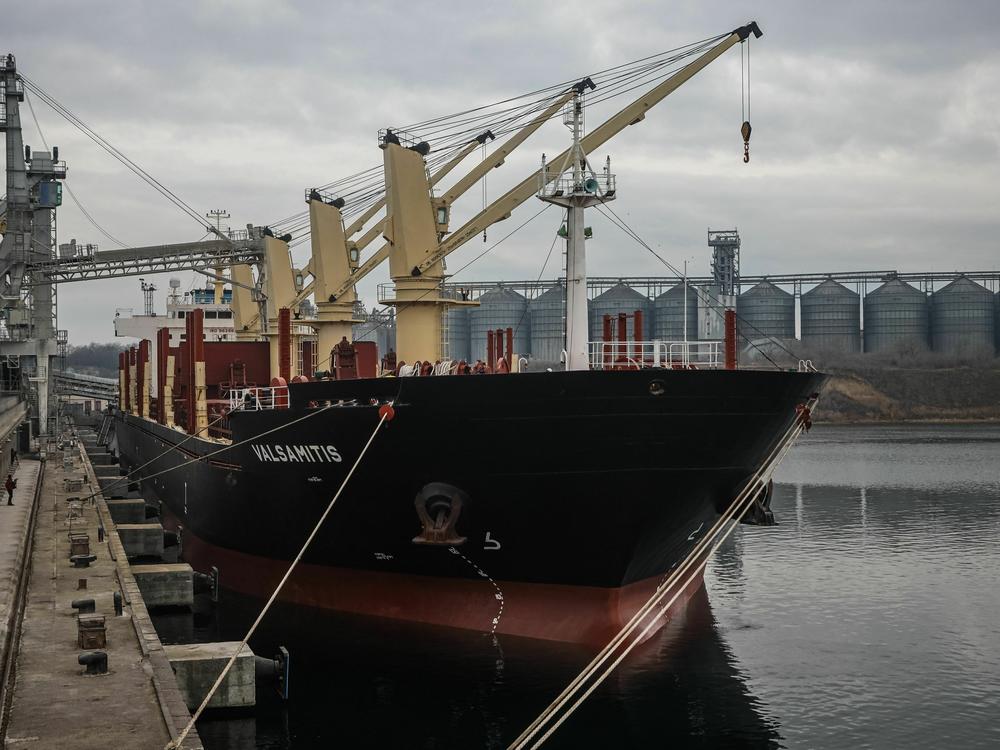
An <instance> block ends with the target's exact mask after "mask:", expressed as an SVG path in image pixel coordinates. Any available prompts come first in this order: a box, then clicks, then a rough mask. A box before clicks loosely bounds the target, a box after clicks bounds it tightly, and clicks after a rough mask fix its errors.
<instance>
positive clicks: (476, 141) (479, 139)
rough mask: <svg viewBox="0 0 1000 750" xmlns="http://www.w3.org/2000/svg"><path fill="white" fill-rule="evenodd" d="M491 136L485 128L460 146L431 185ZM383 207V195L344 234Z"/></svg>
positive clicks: (354, 228)
mask: <svg viewBox="0 0 1000 750" xmlns="http://www.w3.org/2000/svg"><path fill="white" fill-rule="evenodd" d="M492 137H493V134H492V133H490V132H489V131H488V130H487V131H486V132H485V133H483V134H482V135H479V136H476V137H475V138H473V139H472V140H471V141H469V142H468V143H467V144H466V145H465V146H463V147H462V149H461V150H460V151H459V152H458V153H457V154H455V156H453V157H452V158H451V159H449V160H448V161H447V162H446V163H445V164H444V165H443V166H442V167H441V168H440V169H439V170H438V171H437V172H435V173H434V174H433V175H432V176H431V185H436V184H437V183H438V181H440V180H441V179H443V178H444V177H445V175H447V174H448V173H449V172H451V170H453V169H454V168H455V167H457V166H458V165H459V164H461V163H462V161H463V160H464V159H465V157H466V156H468V155H469V154H471V153H472V152H473V151H475V150H476V148H477V147H478V146H480V145H482V144H483V143H485V142H486V139H487V138H492ZM383 208H385V196H384V195H383V196H382V197H381V198H379V199H378V200H377V201H375V203H374V204H372V205H371V206H370V207H369V208H368V209H366V210H365V212H364V213H363V214H361V216H359V217H358V218H357V219H355V220H354V221H353V222H351V225H350V226H349V227H347V229H345V230H344V234H346V235H347V236H348V237H351V236H353V235H355V234H357V233H358V231H359V230H360V229H361V227H363V226H364V225H365V224H367V223H368V220H369V219H371V218H372V217H373V216H374V215H375V214H377V213H378V212H379V211H381V210H382V209H383ZM373 228H374V227H373ZM379 231H380V232H381V227H380V228H379ZM368 242H371V240H368ZM368 242H366V243H365V245H367V244H368ZM358 247H359V248H361V247H364V245H360V244H359V246H358Z"/></svg>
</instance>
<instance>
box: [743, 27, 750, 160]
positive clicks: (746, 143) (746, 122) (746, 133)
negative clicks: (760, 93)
mask: <svg viewBox="0 0 1000 750" xmlns="http://www.w3.org/2000/svg"><path fill="white" fill-rule="evenodd" d="M744 46H745V47H746V50H744ZM744 51H745V52H746V55H745V56H746V72H745V73H744V70H743V58H744ZM740 111H741V117H742V118H743V124H742V125H741V126H740V134H741V135H742V136H743V163H744V164H749V163H750V133H751V131H752V130H753V128H751V127H750V37H749V36H748V37H747V38H746V39H745V40H743V41H742V42H740Z"/></svg>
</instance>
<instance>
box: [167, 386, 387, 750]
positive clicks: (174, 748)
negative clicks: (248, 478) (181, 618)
mask: <svg viewBox="0 0 1000 750" xmlns="http://www.w3.org/2000/svg"><path fill="white" fill-rule="evenodd" d="M401 385H402V384H401ZM397 398H398V395H397ZM393 403H395V400H393V402H391V403H389V404H385V405H383V406H382V407H381V408H380V409H379V420H378V424H376V425H375V429H374V430H372V434H371V436H370V437H369V438H368V442H367V443H365V447H364V448H362V449H361V452H360V453H359V454H358V457H357V458H356V459H355V461H354V465H353V466H351V469H350V471H348V472H347V476H345V477H344V481H343V482H341V483H340V487H339V488H338V489H337V492H336V494H335V495H334V496H333V499H332V500H330V503H329V505H327V506H326V510H324V511H323V515H321V516H320V517H319V520H318V521H317V522H316V525H315V526H314V527H313V530H312V531H311V532H310V533H309V536H308V538H307V539H306V541H305V544H303V545H302V549H300V550H299V552H298V554H297V555H295V559H294V560H292V562H291V564H290V565H289V566H288V570H286V571H285V575H283V576H282V577H281V580H280V581H279V582H278V585H277V587H276V588H275V589H274V591H273V592H271V596H270V598H269V599H268V600H267V603H266V604H265V605H264V608H263V609H262V610H261V611H260V614H258V615H257V619H256V620H254V622H253V625H251V626H250V629H249V630H248V631H247V633H246V635H245V636H243V640H241V641H240V643H239V645H238V646H237V647H236V649H234V650H233V654H232V656H230V657H229V660H228V661H227V662H226V665H225V666H224V667H223V668H222V672H220V673H219V676H218V677H217V678H216V680H215V682H214V683H213V684H212V687H211V688H209V690H208V693H206V694H205V698H204V699H203V700H202V702H201V705H200V706H198V708H197V710H195V712H194V713H193V714H191V719H190V721H188V723H187V726H185V727H184V729H183V730H181V733H180V734H179V735H178V736H177V739H174V740H171V741H170V742H168V743H167V744H166V746H165V750H179V748H181V747H183V743H184V740H185V739H186V738H187V736H188V734H190V732H191V730H192V729H193V728H194V724H195V722H196V721H198V717H200V716H201V714H202V712H203V711H204V710H205V708H206V707H207V706H208V703H209V701H211V700H212V696H214V695H215V691H216V690H218V689H219V686H220V685H221V684H222V681H223V680H224V679H226V675H227V674H229V670H230V669H232V666H233V664H234V663H235V662H236V659H237V657H238V656H239V655H240V652H241V651H242V650H243V647H244V646H246V645H247V641H249V640H250V639H251V638H252V637H253V634H254V633H255V632H256V630H257V626H258V625H260V623H261V621H262V620H263V619H264V616H265V615H266V614H267V613H268V610H270V609H271V605H272V604H274V601H275V599H277V598H278V594H280V593H281V590H282V589H283V588H284V587H285V584H286V583H288V579H289V578H291V576H292V573H293V572H294V571H295V568H296V566H297V565H298V564H299V561H300V560H302V556H303V555H304V554H305V552H306V550H307V549H309V545H310V544H312V541H313V539H315V538H316V534H318V533H319V530H320V528H322V526H323V523H324V522H325V521H326V517H327V516H328V515H330V511H331V510H333V505H334V503H336V502H337V500H338V499H339V498H340V495H341V493H342V492H343V491H344V487H346V486H347V483H348V482H349V481H351V477H352V476H354V472H355V470H356V469H357V468H358V465H359V464H360V463H361V459H363V458H364V457H365V454H366V453H367V452H368V449H369V448H370V447H371V444H372V442H374V440H375V436H376V435H378V433H379V430H381V429H382V425H383V424H385V423H386V422H387V421H389V420H390V419H392V418H393V416H394V411H393V406H392V404H393ZM386 407H388V408H386Z"/></svg>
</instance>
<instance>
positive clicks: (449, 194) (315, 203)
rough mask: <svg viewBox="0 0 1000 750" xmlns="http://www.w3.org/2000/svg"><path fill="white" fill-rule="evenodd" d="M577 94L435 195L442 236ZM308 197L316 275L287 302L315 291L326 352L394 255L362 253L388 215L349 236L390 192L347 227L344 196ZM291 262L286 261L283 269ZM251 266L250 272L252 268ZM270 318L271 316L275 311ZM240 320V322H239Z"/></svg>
mask: <svg viewBox="0 0 1000 750" xmlns="http://www.w3.org/2000/svg"><path fill="white" fill-rule="evenodd" d="M578 85H579V84H578ZM572 97H573V90H572V89H571V90H570V91H568V92H566V93H564V94H562V95H561V96H559V97H557V98H556V99H555V101H554V102H553V103H552V104H551V105H550V106H548V107H546V108H545V110H544V111H542V112H541V113H540V114H539V115H537V116H536V117H534V118H533V119H532V120H531V121H530V122H528V123H527V124H526V125H524V127H522V128H521V129H520V130H518V131H517V132H515V133H514V134H513V135H511V137H510V138H508V139H507V140H506V141H504V143H503V144H502V145H501V146H500V147H499V148H497V150H496V151H494V152H493V153H492V154H491V155H490V158H489V159H486V160H484V161H482V162H480V163H479V164H477V165H476V166H475V167H474V168H473V169H471V170H470V171H469V172H468V173H467V174H466V175H465V176H463V177H462V178H461V179H460V180H458V181H457V182H456V183H455V184H454V185H452V186H451V187H450V188H449V189H448V190H447V191H446V192H445V193H444V194H443V195H441V196H440V197H438V198H435V199H434V210H435V216H436V223H437V227H438V232H439V234H440V235H442V236H443V235H444V234H445V233H447V231H448V217H449V215H450V210H451V205H452V204H453V203H454V202H455V201H456V200H458V198H460V197H461V196H462V195H463V194H464V193H466V192H468V190H469V189H470V188H472V187H473V186H474V185H476V183H478V182H479V181H480V180H481V179H482V178H483V177H484V176H485V175H486V174H488V173H489V172H490V171H491V170H493V169H497V168H499V167H501V166H503V164H504V163H505V162H506V159H507V157H508V156H509V155H510V154H512V153H513V152H514V150H515V149H516V148H517V147H518V146H520V145H521V144H522V143H523V142H524V141H525V140H527V139H528V138H529V137H530V136H531V135H532V134H533V133H535V132H536V131H537V130H538V129H539V128H540V127H541V126H542V125H543V124H545V122H547V121H548V120H549V119H551V118H552V117H553V116H554V115H555V114H556V113H557V112H558V111H559V110H560V109H561V108H562V107H563V106H565V105H566V103H567V102H569V100H570V99H572ZM492 139H493V134H492V132H490V131H489V130H487V131H485V132H484V133H481V134H480V135H478V136H477V137H476V138H474V139H472V140H471V141H470V142H469V143H468V144H466V145H465V146H464V147H463V148H461V149H460V150H459V151H458V152H457V153H456V155H455V156H453V157H452V158H451V159H449V160H448V161H447V162H446V163H445V164H444V165H442V166H441V167H440V168H439V169H438V170H437V171H436V172H434V173H433V174H432V175H431V176H430V178H429V180H427V183H428V189H430V188H433V187H434V186H436V185H437V184H438V183H439V182H440V181H441V180H442V179H443V178H444V177H446V176H447V175H448V174H449V173H450V172H452V171H453V170H454V169H455V167H457V166H458V165H459V164H460V163H461V162H462V161H463V160H464V159H465V158H466V157H468V156H469V155H470V154H471V153H472V152H473V151H475V150H476V148H477V147H479V146H481V145H482V144H484V143H485V142H486V141H487V140H492ZM306 200H307V202H308V203H309V224H310V234H311V243H312V258H311V260H310V261H309V263H308V264H307V265H306V266H305V268H303V269H302V272H303V275H309V276H312V280H311V281H309V282H308V283H306V284H304V285H303V286H302V289H301V290H300V291H299V292H298V293H297V294H295V295H294V296H293V297H291V298H290V299H288V300H287V303H288V304H287V306H289V307H293V308H294V307H296V306H297V305H299V304H300V303H301V302H302V301H303V300H304V299H306V297H308V296H309V295H310V294H313V295H314V297H315V300H316V307H317V310H318V316H317V320H316V321H315V322H314V323H311V325H314V327H315V328H316V329H317V332H318V338H319V342H318V350H319V351H320V352H322V353H324V354H326V353H328V352H329V351H330V350H331V349H332V348H333V346H334V345H335V344H336V343H337V342H338V341H340V339H341V338H342V337H347V338H348V339H350V337H351V325H352V324H353V323H356V322H358V321H357V320H355V319H354V303H355V301H356V300H357V295H356V293H355V291H354V290H355V284H356V282H357V281H358V280H360V279H362V278H364V277H365V276H367V275H368V274H369V273H371V271H373V270H374V269H375V268H377V267H378V266H379V265H380V264H381V263H382V262H383V261H384V260H386V258H388V257H389V250H390V247H391V246H390V244H389V243H388V242H386V243H385V244H383V245H382V247H380V248H379V249H378V250H376V251H375V253H373V254H372V256H371V257H370V258H368V260H366V261H365V262H364V263H360V253H361V251H362V250H364V249H365V248H366V247H367V246H368V245H369V244H370V243H371V242H372V241H373V240H374V239H375V238H376V237H378V236H379V235H384V230H385V219H382V220H381V221H378V222H376V223H375V224H374V225H373V226H372V227H371V228H370V229H369V230H368V231H367V232H365V234H363V235H362V236H361V237H360V238H358V240H356V241H352V240H351V239H350V238H351V237H352V236H353V235H354V234H356V233H357V232H358V231H360V230H361V228H362V227H364V225H365V224H366V223H367V222H368V221H369V220H371V219H372V218H373V217H374V216H375V215H376V214H377V213H378V212H379V211H381V210H382V209H383V208H384V207H385V205H386V196H383V197H382V198H380V199H378V200H377V201H375V203H374V204H373V205H372V206H370V207H369V208H367V209H366V210H365V211H364V212H363V213H362V214H361V215H360V216H358V218H356V219H355V220H354V221H353V222H352V223H351V225H350V226H348V227H347V228H345V227H344V221H343V216H342V214H341V209H342V208H343V207H344V202H343V200H342V199H333V200H324V199H323V196H322V195H320V194H319V193H318V191H315V190H312V191H309V193H308V195H307V197H306ZM268 260H270V261H271V262H273V263H281V262H282V261H281V259H280V257H279V255H277V254H272V253H267V254H266V257H265V274H267V270H266V264H267V262H268ZM286 265H287V264H284V265H283V269H284V267H285V266H286ZM283 269H282V270H281V271H278V272H277V273H278V275H283V274H284V270H283ZM246 270H247V271H249V269H246ZM268 275H270V274H268ZM286 288H287V287H286ZM234 294H235V292H234ZM236 302H237V300H236V299H235V298H234V308H235V307H236ZM243 307H244V309H247V310H250V309H252V308H251V304H250V300H249V299H247V300H246V302H245V303H244V305H243ZM236 317H237V318H239V317H240V316H239V315H238V314H237V315H236ZM268 317H269V318H270V317H271V316H270V313H269V315H268ZM237 322H238V323H240V322H241V321H239V320H237ZM257 323H258V318H257V316H254V315H252V314H251V315H248V316H247V319H246V320H245V321H242V324H241V325H239V327H238V330H239V329H243V328H246V329H247V333H248V334H249V335H257V332H256V326H257Z"/></svg>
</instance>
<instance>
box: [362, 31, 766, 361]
mask: <svg viewBox="0 0 1000 750" xmlns="http://www.w3.org/2000/svg"><path fill="white" fill-rule="evenodd" d="M751 34H753V35H754V36H755V37H757V38H759V37H760V36H761V31H760V28H759V27H758V26H757V23H756V22H751V23H750V24H748V25H746V26H742V27H740V28H738V29H736V30H734V31H733V32H732V33H731V34H729V35H727V36H726V37H724V38H723V39H722V40H720V41H719V43H718V44H716V45H715V46H713V47H711V48H710V49H709V50H707V51H706V52H704V53H702V54H701V55H700V56H698V57H697V58H695V59H694V60H692V61H691V62H690V63H688V64H687V65H685V66H684V67H683V68H681V69H680V70H678V71H677V72H676V73H674V74H673V75H671V76H670V77H669V78H667V79H665V80H664V81H663V82H661V83H660V84H658V85H657V86H655V87H653V88H652V89H650V90H649V91H647V92H646V93H644V94H642V95H641V96H639V97H638V98H637V99H635V100H634V101H633V102H631V103H630V104H628V105H627V106H626V107H624V108H623V109H621V110H620V111H619V112H618V113H617V114H615V115H613V116H612V117H610V118H609V119H607V120H606V121H605V122H604V123H602V124H601V125H599V126H598V127H597V128H596V129H594V130H593V131H592V132H591V133H589V134H588V135H586V136H585V137H583V138H582V139H581V141H580V146H581V147H582V149H583V151H584V152H585V153H586V152H592V151H593V150H594V149H596V148H598V147H599V146H601V145H602V144H604V143H606V142H607V141H608V140H610V139H611V138H612V137H614V136H615V135H617V134H618V133H620V132H621V131H622V130H624V129H625V128H626V127H628V126H629V125H634V124H636V123H638V122H641V121H642V120H643V119H644V118H645V116H646V113H647V112H648V111H649V110H650V109H651V108H652V107H654V106H655V105H656V104H658V103H659V102H661V101H662V100H663V99H665V98H666V97H667V96H669V95H670V94H671V93H673V92H674V91H676V90H677V89H678V88H680V87H681V86H682V85H683V84H684V83H686V82H687V81H689V80H690V79H691V78H692V77H694V75H695V74H697V73H698V72H700V71H701V70H703V69H704V68H706V67H707V66H708V65H709V64H710V63H712V62H713V61H715V60H716V59H718V58H719V57H720V56H721V55H722V54H723V53H724V52H726V51H727V50H728V49H729V48H731V47H733V46H734V45H736V44H738V43H739V42H742V41H745V40H746V39H747V38H748V37H749V36H750V35H751ZM581 83H583V82H581ZM580 85H581V84H577V85H576V86H574V87H573V88H572V89H571V90H570V91H569V92H567V96H569V97H573V96H575V95H577V93H578V92H579V89H578V87H579V86H580ZM592 85H593V84H591V86H592ZM390 136H391V133H390V132H388V131H387V132H386V134H385V135H384V136H383V138H382V143H381V147H382V149H383V160H384V165H385V184H386V211H387V215H386V219H385V222H384V230H383V235H384V237H385V238H386V240H387V246H386V247H385V248H383V249H381V250H379V251H378V252H377V253H376V254H375V255H374V256H372V258H371V259H369V261H368V262H366V263H365V264H364V265H362V266H361V267H359V268H358V271H357V272H356V273H355V274H354V275H353V277H352V278H351V279H350V282H349V283H350V284H352V285H353V284H355V283H356V282H357V281H359V280H360V278H361V277H362V276H363V275H364V274H366V273H368V272H369V271H370V270H371V269H372V268H374V267H375V266H376V265H377V264H378V262H380V261H381V257H380V256H381V255H383V254H387V255H388V257H389V270H390V273H389V275H390V277H391V278H392V281H393V283H394V284H395V287H396V297H395V299H393V300H388V301H387V302H386V303H387V304H393V305H395V306H396V341H397V355H398V358H399V359H400V360H402V361H406V362H411V363H412V362H414V361H417V360H422V359H429V360H430V361H436V360H439V359H440V358H441V312H442V308H443V306H446V305H448V304H452V303H453V302H454V301H453V300H448V299H445V298H443V297H441V296H440V289H441V285H442V282H443V281H444V268H443V265H442V261H443V260H444V259H445V258H446V257H447V256H448V255H449V254H450V253H452V252H454V251H455V250H457V249H458V248H459V247H461V246H462V245H463V244H464V243H466V242H468V241H469V240H470V239H471V238H473V237H475V236H477V235H478V234H479V233H480V232H482V231H483V230H484V229H486V228H487V227H489V226H490V225H492V224H494V223H496V222H498V221H501V220H502V219H505V218H507V217H508V216H510V214H511V212H512V211H513V210H514V209H515V208H517V207H518V206H519V205H521V204H522V203H524V201H526V200H527V199H528V198H531V197H532V196H534V195H536V194H537V192H538V190H539V187H541V186H544V185H545V184H547V183H549V182H552V181H554V180H556V179H558V178H559V177H560V176H561V173H562V171H565V169H566V168H567V166H568V164H567V163H568V157H569V155H570V150H569V149H567V150H566V151H564V152H563V153H561V154H559V155H558V156H557V157H556V158H554V159H552V160H551V161H550V162H549V164H551V165H558V169H555V170H552V171H543V170H542V169H539V170H538V171H536V172H535V173H534V174H532V175H530V176H529V177H527V178H526V179H524V180H523V181H522V182H520V183H519V184H518V185H516V186H515V187H513V188H512V189H510V190H509V191H507V192H506V193H505V194H504V195H502V196H501V197H500V198H499V199H497V200H495V201H493V202H492V203H491V204H490V205H488V206H487V207H486V208H484V209H483V210H482V211H480V212H479V213H478V214H476V216H474V217H472V218H471V219H470V220H469V221H467V222H466V223H465V224H464V225H463V226H462V227H461V228H459V229H458V230H457V231H456V232H454V233H453V234H451V235H450V236H449V237H448V238H447V239H445V240H443V241H441V236H442V234H443V233H442V231H441V227H442V225H441V223H439V221H443V222H444V225H445V228H446V227H447V212H446V211H445V213H444V214H442V213H441V212H440V211H439V209H440V208H442V206H441V204H439V203H438V202H437V201H436V200H435V199H434V198H433V197H432V194H431V190H430V185H429V184H428V181H427V177H426V167H425V165H424V158H423V157H424V155H425V154H426V144H417V145H414V146H410V147H404V146H403V145H402V144H400V143H399V142H398V138H392V137H390ZM444 208H445V209H446V208H447V206H445V207H444Z"/></svg>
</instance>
